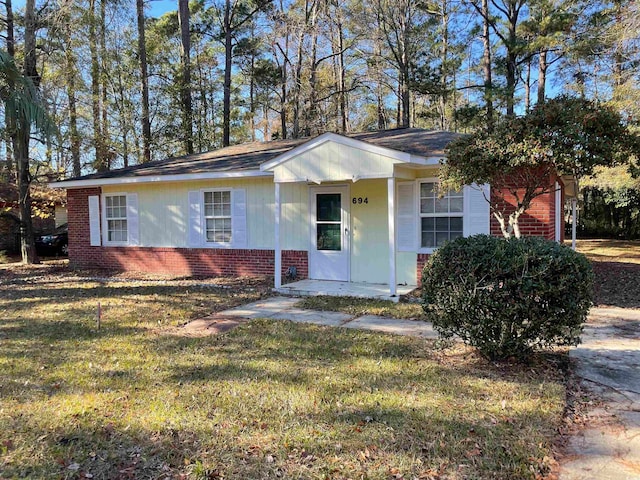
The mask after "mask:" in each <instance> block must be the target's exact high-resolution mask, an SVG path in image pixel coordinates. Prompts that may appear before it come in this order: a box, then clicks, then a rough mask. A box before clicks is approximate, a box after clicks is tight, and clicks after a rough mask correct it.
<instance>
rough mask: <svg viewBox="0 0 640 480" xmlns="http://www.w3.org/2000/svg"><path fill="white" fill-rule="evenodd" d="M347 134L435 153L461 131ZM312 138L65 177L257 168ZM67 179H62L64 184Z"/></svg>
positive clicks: (378, 143)
mask: <svg viewBox="0 0 640 480" xmlns="http://www.w3.org/2000/svg"><path fill="white" fill-rule="evenodd" d="M346 136H348V137H350V138H354V139H356V140H361V141H363V142H367V143H370V144H372V145H376V146H379V147H385V148H390V149H392V150H398V151H400V152H405V153H409V154H411V155H417V156H421V157H432V156H442V155H444V149H445V147H446V146H447V145H448V144H449V143H450V142H451V141H452V140H454V139H455V138H457V137H459V136H460V134H457V133H453V132H443V131H432V130H423V129H419V128H398V129H393V130H380V131H375V132H363V133H352V134H347V135H346ZM314 138H315V137H314ZM309 140H312V138H310V137H308V138H299V139H294V140H274V141H271V142H253V143H245V144H242V145H234V146H231V147H226V148H221V149H219V150H213V151H211V152H204V153H194V154H191V155H184V156H181V157H170V158H167V159H164V160H155V161H153V162H149V163H144V164H140V165H134V166H131V167H127V168H121V169H118V170H110V171H108V172H100V173H93V174H90V175H84V176H81V177H76V178H72V179H68V180H66V181H72V180H73V181H77V180H98V179H103V178H104V179H106V178H119V177H143V176H160V175H181V174H197V173H209V172H221V173H222V172H242V171H247V170H258V169H259V168H260V165H261V164H262V163H264V162H267V161H269V160H271V159H273V158H276V157H278V156H280V155H282V154H284V153H286V152H288V151H289V150H291V149H293V148H295V147H297V146H300V145H302V144H304V143H306V142H308V141H309ZM64 182H65V181H62V182H60V183H62V184H64ZM62 186H63V185H62Z"/></svg>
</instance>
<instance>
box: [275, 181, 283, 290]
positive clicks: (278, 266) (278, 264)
mask: <svg viewBox="0 0 640 480" xmlns="http://www.w3.org/2000/svg"><path fill="white" fill-rule="evenodd" d="M275 185H276V192H275V193H276V195H275V197H276V208H275V210H276V218H275V232H276V238H275V261H274V262H273V264H274V266H273V268H274V270H275V271H274V272H273V279H274V281H275V287H276V288H280V287H281V286H282V247H281V246H280V214H281V211H282V207H281V204H280V184H279V183H276V184H275Z"/></svg>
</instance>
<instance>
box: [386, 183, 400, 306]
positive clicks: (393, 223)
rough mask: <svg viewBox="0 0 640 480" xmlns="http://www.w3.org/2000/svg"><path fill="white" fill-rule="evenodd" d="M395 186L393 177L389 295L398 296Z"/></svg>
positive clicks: (389, 205)
mask: <svg viewBox="0 0 640 480" xmlns="http://www.w3.org/2000/svg"><path fill="white" fill-rule="evenodd" d="M395 186H396V182H395V179H394V178H393V177H391V178H388V179H387V214H388V222H389V294H390V295H391V296H392V297H395V296H396V285H397V283H398V282H397V281H396V215H395V212H396V208H395V204H396V202H395V198H396V195H395V190H396V189H395Z"/></svg>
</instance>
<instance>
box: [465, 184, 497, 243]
mask: <svg viewBox="0 0 640 480" xmlns="http://www.w3.org/2000/svg"><path fill="white" fill-rule="evenodd" d="M489 195H490V192H489V185H487V184H485V185H476V184H475V183H474V184H472V185H467V186H465V187H464V221H463V230H464V232H463V234H464V236H465V237H470V236H471V235H477V234H480V233H484V234H487V235H488V234H489V232H490V230H489V224H490V220H491V211H490V209H489V202H487V200H488V199H489V198H490V197H489ZM485 196H486V199H487V200H485Z"/></svg>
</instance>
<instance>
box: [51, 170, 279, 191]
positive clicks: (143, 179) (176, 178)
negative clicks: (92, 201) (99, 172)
mask: <svg viewBox="0 0 640 480" xmlns="http://www.w3.org/2000/svg"><path fill="white" fill-rule="evenodd" d="M245 177H273V173H272V172H263V171H260V170H246V171H229V172H208V173H184V174H179V175H146V176H140V177H116V178H95V179H94V178H91V179H86V180H69V181H64V180H63V181H60V182H51V183H49V186H50V187H52V188H83V187H100V186H103V185H123V184H131V183H167V182H188V181H193V180H212V179H224V178H245Z"/></svg>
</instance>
